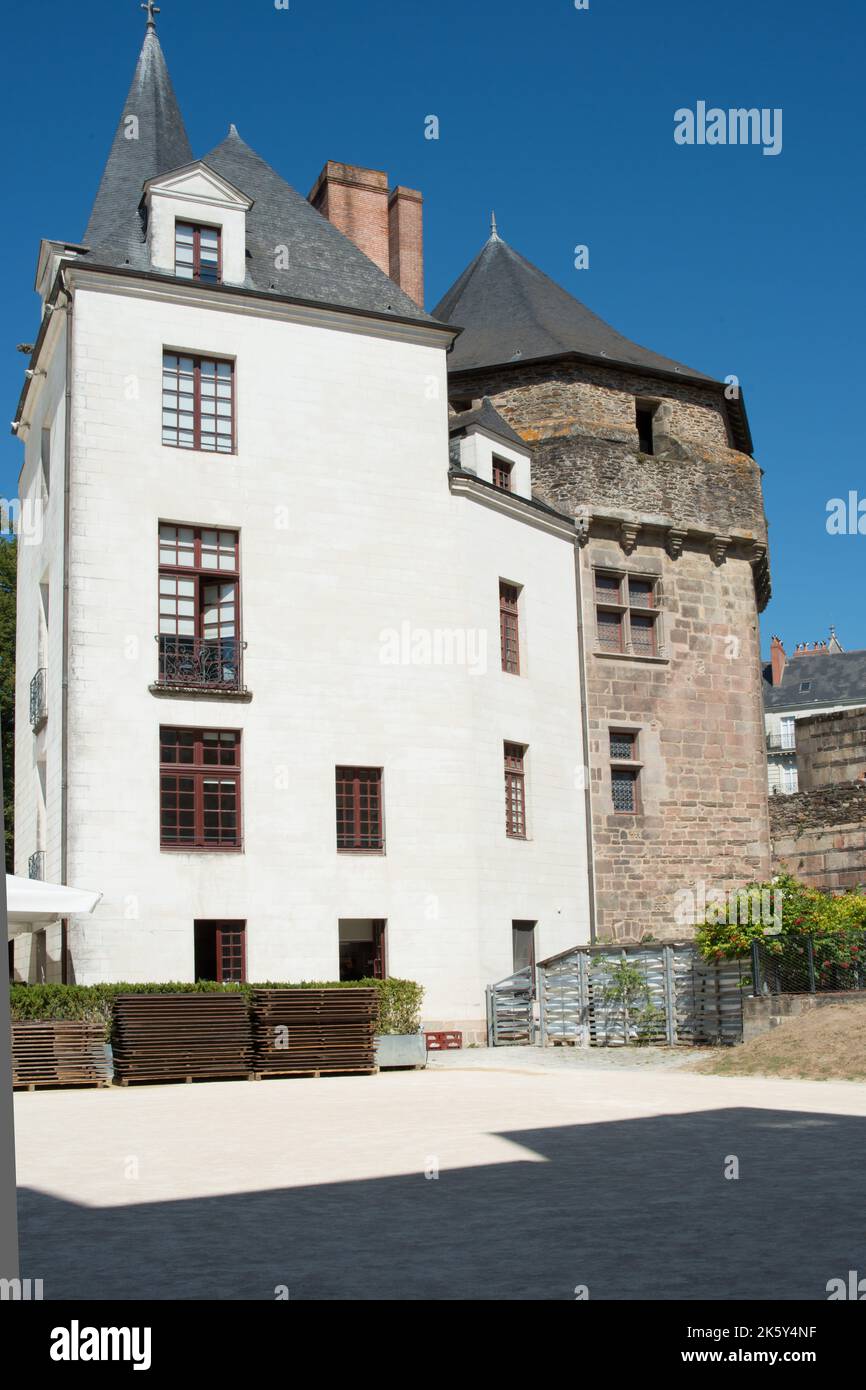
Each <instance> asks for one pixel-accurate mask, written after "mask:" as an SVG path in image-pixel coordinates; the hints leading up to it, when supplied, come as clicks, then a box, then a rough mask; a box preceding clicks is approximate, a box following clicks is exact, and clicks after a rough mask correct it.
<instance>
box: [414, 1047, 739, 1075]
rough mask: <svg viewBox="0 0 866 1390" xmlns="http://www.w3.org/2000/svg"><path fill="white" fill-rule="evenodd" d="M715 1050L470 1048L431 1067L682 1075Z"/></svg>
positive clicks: (436, 1058) (433, 1060)
mask: <svg viewBox="0 0 866 1390" xmlns="http://www.w3.org/2000/svg"><path fill="white" fill-rule="evenodd" d="M716 1051H717V1049H716V1048H711V1047H628V1048H626V1047H570V1046H569V1047H466V1048H458V1049H455V1050H454V1051H453V1052H450V1051H446V1052H430V1053H428V1054H427V1056H428V1065H429V1066H431V1067H446V1068H449V1069H453V1068H456V1069H457V1070H459V1071H477V1070H478V1069H479V1068H483V1069H484V1070H485V1071H491V1070H492V1071H521V1072H525V1071H570V1070H574V1069H578V1070H580V1071H587V1070H589V1071H607V1070H610V1069H612V1070H614V1071H622V1070H623V1069H625V1070H627V1071H634V1070H638V1071H643V1070H646V1069H647V1068H651V1069H653V1070H655V1069H656V1068H658V1067H665V1068H670V1069H672V1070H675V1071H681V1070H683V1069H684V1068H686V1067H692V1066H694V1065H695V1063H696V1062H699V1061H700V1060H701V1059H702V1058H703V1057H712V1056H715V1054H716Z"/></svg>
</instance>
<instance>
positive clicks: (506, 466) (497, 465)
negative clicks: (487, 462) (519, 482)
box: [493, 456, 514, 492]
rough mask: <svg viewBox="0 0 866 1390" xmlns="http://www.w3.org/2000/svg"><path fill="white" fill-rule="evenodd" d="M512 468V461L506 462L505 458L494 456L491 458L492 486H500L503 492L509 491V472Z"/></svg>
mask: <svg viewBox="0 0 866 1390" xmlns="http://www.w3.org/2000/svg"><path fill="white" fill-rule="evenodd" d="M513 468H514V464H513V463H506V462H505V459H499V458H496V457H495V456H494V459H493V486H494V487H501V488H502V490H503V491H504V492H510V491H511V473H512V470H513Z"/></svg>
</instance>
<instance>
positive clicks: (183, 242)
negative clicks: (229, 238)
mask: <svg viewBox="0 0 866 1390" xmlns="http://www.w3.org/2000/svg"><path fill="white" fill-rule="evenodd" d="M174 273H175V275H179V276H181V277H182V278H183V279H184V280H203V281H205V282H207V283H209V284H212V285H215V284H217V283H218V282H219V280H220V278H221V275H222V244H221V236H220V229H219V227H199V226H197V225H196V224H195V223H193V222H176V223H175V224H174Z"/></svg>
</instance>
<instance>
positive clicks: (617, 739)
mask: <svg viewBox="0 0 866 1390" xmlns="http://www.w3.org/2000/svg"><path fill="white" fill-rule="evenodd" d="M609 738H610V760H611V768H610V781H611V791H612V794H613V809H614V811H624V812H628V813H629V814H631V815H633V814H634V813H635V812H636V811H637V809H638V804H637V791H638V778H639V776H640V764H639V763H638V761H637V757H638V735H637V733H635V732H633V731H632V730H627V729H611V731H610V735H609ZM624 763H634V764H635V766H634V767H624V766H623V764H624Z"/></svg>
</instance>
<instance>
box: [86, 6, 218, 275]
mask: <svg viewBox="0 0 866 1390" xmlns="http://www.w3.org/2000/svg"><path fill="white" fill-rule="evenodd" d="M155 13H158V10H157V7H156V6H154V5H150V6H148V18H147V28H146V29H145V34H144V42H143V44H142V46H141V52H140V54H139V57H138V63H137V64H136V68H135V74H134V76H133V79H132V85H131V86H130V89H129V92H128V94H127V98H126V101H125V103H124V106H123V110H122V112H121V115H120V121H119V123H118V126H117V130H116V131H115V134H114V140H113V142H112V146H111V150H110V152H109V155H108V161H107V163H106V165H105V169H104V171H103V175H102V179H101V181H100V184H99V190H98V192H97V194H96V200H95V202H94V204H93V211H92V212H91V214H90V221H89V222H88V224H87V231H86V232H85V233H84V244H85V245H86V246H89V247H91V249H96V248H100V247H101V248H105V249H109V248H110V249H111V250H113V251H115V252H125V251H126V250H127V249H129V250H130V253H131V254H134V249H135V247H136V246H140V244H141V224H140V220H139V216H138V205H139V203H140V201H141V192H142V187H143V185H144V183H145V181H146V180H147V179H152V178H155V177H156V175H157V174H165V173H168V172H169V170H171V169H179V168H180V167H181V166H182V165H184V164H190V163H192V159H193V153H192V148H191V146H190V143H189V139H188V138H187V133H186V129H185V127H184V124H183V117H182V115H181V113H180V107H179V106H178V104H177V97H176V96H175V94H174V88H173V87H172V85H171V78H170V77H169V75H168V68H167V66H166V62H165V56H164V54H163V51H162V47H161V45H160V42H159V39H158V37H157V33H156V21H155V20H154V18H153V15H154V14H155Z"/></svg>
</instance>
